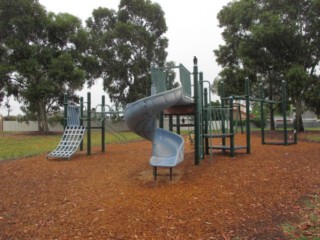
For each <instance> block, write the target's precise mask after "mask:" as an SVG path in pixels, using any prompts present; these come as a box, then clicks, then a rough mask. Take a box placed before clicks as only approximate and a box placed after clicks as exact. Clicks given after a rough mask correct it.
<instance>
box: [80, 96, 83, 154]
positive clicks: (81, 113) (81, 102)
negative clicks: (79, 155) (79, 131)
mask: <svg viewBox="0 0 320 240" xmlns="http://www.w3.org/2000/svg"><path fill="white" fill-rule="evenodd" d="M80 125H81V126H83V97H80ZM80 151H83V139H82V140H81V143H80Z"/></svg>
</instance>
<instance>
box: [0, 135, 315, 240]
mask: <svg viewBox="0 0 320 240" xmlns="http://www.w3.org/2000/svg"><path fill="white" fill-rule="evenodd" d="M319 136H320V133H319V132H318V131H313V132H305V133H303V134H300V135H299V143H298V144H297V145H290V146H274V145H262V144H261V139H260V136H259V134H258V133H257V134H252V136H251V143H252V146H251V154H246V153H245V152H243V150H240V151H238V152H237V153H236V156H235V157H234V158H230V157H229V156H228V154H223V153H221V152H215V153H214V155H213V157H212V160H210V156H206V158H205V159H204V160H203V161H202V162H201V164H200V165H198V166H195V165H194V146H193V145H192V143H190V142H189V141H188V139H187V136H186V144H185V160H184V161H183V162H182V163H181V164H179V165H178V166H177V167H176V168H174V169H173V180H172V181H170V179H169V170H168V169H160V170H159V176H158V178H157V180H156V181H155V180H154V178H153V175H152V168H151V167H150V165H149V159H150V156H151V147H152V146H151V143H150V142H147V141H145V140H142V139H134V140H130V141H127V142H121V143H108V144H107V146H106V152H105V153H102V152H101V151H100V147H99V146H97V147H96V148H94V149H93V151H92V155H91V156H87V155H86V153H85V151H84V152H80V151H78V152H77V153H76V154H75V155H74V156H73V157H72V158H71V159H70V160H46V154H45V153H42V154H40V155H39V154H36V155H35V156H29V157H26V158H22V157H19V158H14V159H11V160H3V161H0V179H1V180H0V239H1V240H9V239H10V240H13V239H59V240H63V239H224V240H226V239H320V220H319V219H320V210H319V205H320V200H319V186H320V157H319V156H320V147H319V146H320V140H319ZM1 137H3V136H1ZM28 137H30V136H29V135H27V134H25V133H24V134H13V135H10V134H9V135H6V138H7V140H6V141H7V142H9V141H10V138H12V140H13V141H14V142H16V143H18V142H24V144H30V145H33V144H38V145H39V146H37V147H39V148H41V140H40V141H39V142H38V143H31V142H29V141H28V140H27V138H28ZM31 137H32V138H37V137H39V136H31ZM40 137H48V138H50V137H52V136H40ZM274 138H277V136H276V135H274ZM244 142H245V136H244V135H241V134H238V135H236V143H237V144H244ZM57 143H58V142H53V144H54V145H56V144H57ZM43 144H44V143H43ZM3 145H4V144H3ZM30 147H31V146H30ZM1 148H2V150H5V148H6V147H5V145H4V146H1ZM32 155H34V154H32Z"/></svg>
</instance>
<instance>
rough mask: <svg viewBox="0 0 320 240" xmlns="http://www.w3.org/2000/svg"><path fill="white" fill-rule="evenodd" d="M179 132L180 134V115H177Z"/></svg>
mask: <svg viewBox="0 0 320 240" xmlns="http://www.w3.org/2000/svg"><path fill="white" fill-rule="evenodd" d="M176 126H177V134H180V115H176Z"/></svg>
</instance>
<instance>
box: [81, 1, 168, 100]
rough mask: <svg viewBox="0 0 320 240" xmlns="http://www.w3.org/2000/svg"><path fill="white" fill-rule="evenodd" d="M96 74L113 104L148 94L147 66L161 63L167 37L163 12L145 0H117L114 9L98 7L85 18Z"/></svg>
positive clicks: (163, 58) (162, 62)
mask: <svg viewBox="0 0 320 240" xmlns="http://www.w3.org/2000/svg"><path fill="white" fill-rule="evenodd" d="M87 27H88V29H89V30H90V33H91V36H90V37H91V47H90V54H92V55H96V56H98V61H96V62H94V61H93V62H92V65H94V66H95V67H97V71H96V72H95V74H96V76H99V77H101V78H102V79H103V84H104V89H105V90H107V92H108V94H109V97H110V100H111V101H112V102H115V103H116V105H126V104H127V103H130V102H133V101H135V100H137V99H140V98H142V97H145V96H147V95H150V88H151V81H150V73H149V71H150V67H151V65H156V66H163V65H164V63H165V59H166V56H167V53H166V51H165V49H166V47H167V45H168V40H167V38H165V37H164V36H163V35H164V33H165V32H166V31H167V26H166V22H165V18H164V12H163V11H162V9H161V7H160V6H159V5H158V4H156V3H151V1H149V0H121V1H120V4H119V9H118V11H117V12H116V11H114V10H110V9H107V8H98V9H95V10H94V11H93V16H92V17H90V18H89V19H88V20H87Z"/></svg>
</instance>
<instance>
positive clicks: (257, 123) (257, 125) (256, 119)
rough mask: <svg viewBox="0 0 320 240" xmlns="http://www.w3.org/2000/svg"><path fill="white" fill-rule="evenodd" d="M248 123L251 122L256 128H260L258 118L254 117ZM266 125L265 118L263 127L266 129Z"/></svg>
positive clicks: (259, 119)
mask: <svg viewBox="0 0 320 240" xmlns="http://www.w3.org/2000/svg"><path fill="white" fill-rule="evenodd" d="M250 122H252V123H253V124H254V125H255V126H256V127H258V128H261V127H262V124H261V118H260V117H255V118H252V119H250ZM266 125H267V119H266V118H265V119H264V121H263V127H266Z"/></svg>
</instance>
